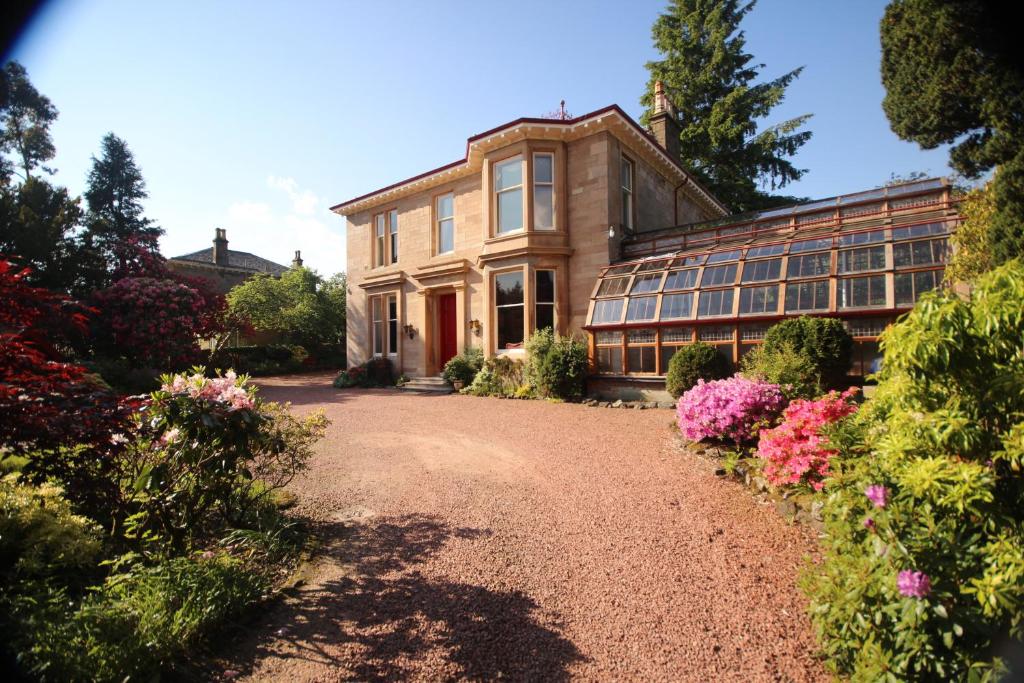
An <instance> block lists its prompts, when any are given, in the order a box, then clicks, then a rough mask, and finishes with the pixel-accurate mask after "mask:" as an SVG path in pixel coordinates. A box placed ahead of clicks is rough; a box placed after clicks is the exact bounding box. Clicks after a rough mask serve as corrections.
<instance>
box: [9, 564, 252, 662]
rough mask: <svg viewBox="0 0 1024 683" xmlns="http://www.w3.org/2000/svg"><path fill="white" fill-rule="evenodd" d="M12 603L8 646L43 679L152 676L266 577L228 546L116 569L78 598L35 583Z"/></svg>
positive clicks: (235, 609) (240, 606) (233, 611)
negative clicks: (223, 551) (226, 551)
mask: <svg viewBox="0 0 1024 683" xmlns="http://www.w3.org/2000/svg"><path fill="white" fill-rule="evenodd" d="M34 588H35V590H34V591H33V592H31V593H24V594H22V595H19V596H18V597H17V598H16V599H15V600H14V601H13V604H12V606H11V614H12V618H13V621H14V623H15V624H16V625H17V628H16V629H15V630H13V631H12V632H10V633H9V636H8V639H9V646H10V647H11V648H12V649H13V650H14V651H15V652H16V653H17V656H18V660H19V663H20V664H21V666H22V667H23V668H24V669H25V670H26V671H27V673H29V674H31V675H33V676H36V677H39V678H45V679H47V680H58V681H63V680H68V681H87V680H89V681H91V680H110V681H113V680H127V679H132V680H134V679H136V678H140V679H155V678H158V677H159V674H161V673H168V672H171V671H173V669H174V666H175V663H176V661H177V660H179V658H181V656H182V655H184V654H186V653H187V652H188V650H189V648H190V647H192V646H194V645H195V644H196V643H197V642H199V640H200V638H202V637H203V636H206V635H208V634H210V633H211V632H212V631H213V630H214V629H216V628H217V627H219V626H220V625H222V624H223V623H224V622H225V621H227V620H228V619H230V618H232V617H234V616H236V615H238V614H240V613H242V612H243V611H245V610H246V609H248V608H249V607H250V606H251V605H253V604H254V603H256V602H258V601H259V600H260V599H261V598H262V597H263V595H264V593H265V591H266V590H267V588H268V581H267V577H266V576H265V575H264V574H263V573H261V572H259V571H255V570H253V569H252V568H249V567H246V566H245V565H244V564H243V563H242V562H241V561H239V560H237V559H235V558H232V557H231V556H229V555H226V554H219V555H213V556H212V557H195V558H187V557H178V558H175V559H171V560H167V561H164V562H161V563H159V564H157V565H156V566H152V567H146V566H137V567H135V568H133V569H131V570H130V571H128V572H127V573H124V574H115V575H112V576H111V577H109V578H108V579H107V581H106V582H105V583H104V584H103V585H102V586H100V587H99V588H98V589H97V590H96V591H94V592H92V593H90V594H89V595H87V596H86V597H85V598H84V599H82V600H81V601H77V602H76V601H74V600H69V597H68V595H67V594H66V593H65V591H64V590H63V589H61V588H55V587H53V586H52V585H49V584H37V585H36V586H35V587H34Z"/></svg>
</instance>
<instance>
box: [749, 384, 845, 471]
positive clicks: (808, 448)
mask: <svg viewBox="0 0 1024 683" xmlns="http://www.w3.org/2000/svg"><path fill="white" fill-rule="evenodd" d="M856 393H857V389H853V388H851V389H848V390H847V391H844V392H843V393H842V394H839V393H837V392H835V391H830V392H829V393H828V394H827V395H826V396H823V397H821V398H819V399H818V400H816V401H807V400H804V399H797V400H795V401H793V402H792V403H790V404H789V405H788V406H786V409H785V410H784V411H783V412H782V424H780V425H779V426H778V427H773V428H772V429H767V430H764V431H762V432H761V434H760V439H759V441H758V444H757V456H758V457H759V458H762V459H764V460H765V461H766V464H765V467H764V474H765V477H766V478H767V479H768V481H769V482H770V483H772V484H774V485H775V486H791V485H797V484H799V485H805V486H810V487H811V488H813V489H814V490H815V491H820V490H821V488H822V481H823V480H824V478H825V477H827V476H828V474H829V461H830V460H831V459H832V457H833V456H835V455H836V452H837V451H836V450H835V449H834V448H832V447H831V446H830V445H829V443H828V437H827V436H825V434H823V430H824V429H825V428H826V427H828V426H829V425H832V424H835V423H836V422H838V421H839V420H841V419H842V418H844V417H846V416H848V415H850V414H852V413H854V412H855V411H856V410H857V405H856V404H855V403H853V401H852V400H851V399H852V398H853V396H854V395H855V394H856Z"/></svg>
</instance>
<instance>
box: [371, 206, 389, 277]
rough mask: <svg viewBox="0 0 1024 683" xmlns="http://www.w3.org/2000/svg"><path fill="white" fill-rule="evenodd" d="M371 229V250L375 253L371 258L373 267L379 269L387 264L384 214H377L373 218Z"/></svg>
mask: <svg viewBox="0 0 1024 683" xmlns="http://www.w3.org/2000/svg"><path fill="white" fill-rule="evenodd" d="M373 227H374V240H373V249H374V252H375V253H374V257H373V263H374V265H375V266H378V267H379V266H383V265H384V264H385V263H387V260H386V259H387V241H386V237H385V230H384V214H382V213H378V214H377V215H376V216H374V217H373Z"/></svg>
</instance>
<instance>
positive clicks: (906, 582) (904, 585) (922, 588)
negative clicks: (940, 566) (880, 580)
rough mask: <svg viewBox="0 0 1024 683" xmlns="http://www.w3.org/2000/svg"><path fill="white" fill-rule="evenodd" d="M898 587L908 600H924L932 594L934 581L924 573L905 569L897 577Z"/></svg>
mask: <svg viewBox="0 0 1024 683" xmlns="http://www.w3.org/2000/svg"><path fill="white" fill-rule="evenodd" d="M896 587H897V588H899V590H900V593H901V594H902V595H905V596H906V597H908V598H923V597H926V596H927V595H928V594H929V593H931V592H932V580H931V579H930V578H929V577H928V575H927V574H925V573H924V572H917V571H913V570H910V569H904V570H903V571H901V572H900V574H899V576H898V577H896Z"/></svg>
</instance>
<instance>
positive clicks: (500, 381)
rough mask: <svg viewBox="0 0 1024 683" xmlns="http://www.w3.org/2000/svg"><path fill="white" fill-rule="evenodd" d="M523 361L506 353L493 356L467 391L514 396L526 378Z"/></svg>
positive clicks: (474, 393) (477, 374)
mask: <svg viewBox="0 0 1024 683" xmlns="http://www.w3.org/2000/svg"><path fill="white" fill-rule="evenodd" d="M525 374H526V373H525V368H524V366H523V362H522V361H520V360H519V359H517V358H511V357H509V356H506V355H501V356H492V357H490V358H488V359H487V360H486V361H485V362H484V366H483V367H482V368H481V369H480V372H478V373H476V377H474V378H473V383H472V384H471V385H470V386H469V388H468V390H467V393H470V394H473V395H474V396H514V395H515V392H516V390H517V389H519V387H521V386H522V385H523V382H524V379H525Z"/></svg>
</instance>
